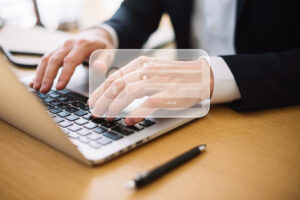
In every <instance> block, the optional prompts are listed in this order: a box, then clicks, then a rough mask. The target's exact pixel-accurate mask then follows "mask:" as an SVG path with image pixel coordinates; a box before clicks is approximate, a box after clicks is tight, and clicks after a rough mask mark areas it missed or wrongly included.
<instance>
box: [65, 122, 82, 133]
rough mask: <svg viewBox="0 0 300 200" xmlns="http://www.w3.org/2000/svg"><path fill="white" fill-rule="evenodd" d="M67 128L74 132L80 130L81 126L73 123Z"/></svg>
mask: <svg viewBox="0 0 300 200" xmlns="http://www.w3.org/2000/svg"><path fill="white" fill-rule="evenodd" d="M68 129H69V130H70V131H74V132H76V131H79V130H81V129H82V128H81V127H80V126H78V125H76V124H73V125H72V126H69V127H68Z"/></svg>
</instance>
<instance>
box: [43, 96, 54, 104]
mask: <svg viewBox="0 0 300 200" xmlns="http://www.w3.org/2000/svg"><path fill="white" fill-rule="evenodd" d="M54 100H55V99H54V98H52V97H47V98H45V99H43V101H44V102H46V103H50V102H51V101H54Z"/></svg>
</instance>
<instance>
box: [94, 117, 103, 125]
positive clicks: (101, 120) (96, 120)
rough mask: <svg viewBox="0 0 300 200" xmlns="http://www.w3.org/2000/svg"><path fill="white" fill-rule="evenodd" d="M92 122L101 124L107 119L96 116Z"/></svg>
mask: <svg viewBox="0 0 300 200" xmlns="http://www.w3.org/2000/svg"><path fill="white" fill-rule="evenodd" d="M92 122H94V123H96V124H102V123H104V122H107V121H106V120H105V119H104V118H96V119H93V120H92Z"/></svg>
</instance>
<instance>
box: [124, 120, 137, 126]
mask: <svg viewBox="0 0 300 200" xmlns="http://www.w3.org/2000/svg"><path fill="white" fill-rule="evenodd" d="M124 122H125V124H126V125H127V126H132V125H134V124H135V120H134V119H133V118H126V119H125V121H124Z"/></svg>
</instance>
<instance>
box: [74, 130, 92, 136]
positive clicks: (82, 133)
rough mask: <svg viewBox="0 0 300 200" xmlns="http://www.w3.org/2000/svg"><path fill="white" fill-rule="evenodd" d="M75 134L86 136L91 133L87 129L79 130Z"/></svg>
mask: <svg viewBox="0 0 300 200" xmlns="http://www.w3.org/2000/svg"><path fill="white" fill-rule="evenodd" d="M77 133H78V134H79V135H82V136H87V135H90V134H91V133H92V132H91V131H90V130H87V129H81V130H80V131H77Z"/></svg>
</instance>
